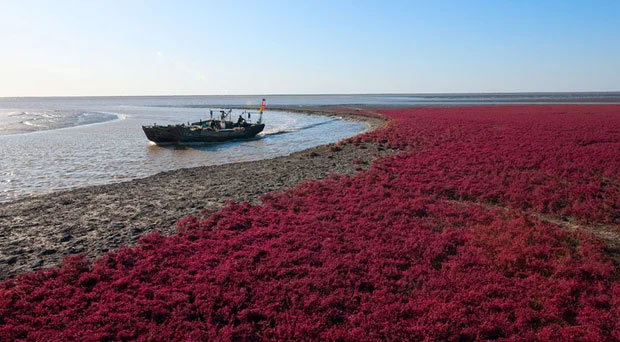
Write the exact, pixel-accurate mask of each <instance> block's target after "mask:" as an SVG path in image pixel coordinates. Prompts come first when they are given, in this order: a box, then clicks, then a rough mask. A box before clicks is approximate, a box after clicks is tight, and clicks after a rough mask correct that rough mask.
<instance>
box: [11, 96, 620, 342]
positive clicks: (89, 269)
mask: <svg viewBox="0 0 620 342" xmlns="http://www.w3.org/2000/svg"><path fill="white" fill-rule="evenodd" d="M619 113H620V107H618V106H520V107H475V108H441V109H408V110H393V111H386V112H385V113H384V114H385V115H386V116H388V117H389V118H391V119H392V123H391V124H390V125H389V126H388V127H387V128H386V129H383V130H380V131H376V132H372V133H369V134H365V135H362V136H359V137H356V138H354V139H352V142H353V143H360V142H361V141H364V140H374V141H378V142H381V143H382V145H384V146H385V147H391V148H394V147H396V148H402V149H404V150H405V152H403V153H401V154H398V155H395V156H391V157H385V158H382V159H380V160H378V161H376V162H375V163H374V164H373V165H372V166H371V168H370V169H369V170H368V171H364V172H361V173H359V174H358V175H357V176H355V177H345V176H334V177H332V178H330V179H328V180H324V181H315V182H308V183H305V184H303V185H301V186H299V187H297V188H295V189H293V190H291V191H288V192H286V193H283V194H270V195H267V196H264V202H265V204H264V206H261V207H257V206H251V205H249V204H247V203H241V204H234V203H232V204H230V205H229V206H228V207H227V208H225V209H223V210H221V211H220V212H217V213H215V214H213V215H211V216H210V217H209V218H207V219H204V220H202V221H199V220H197V219H196V218H193V217H187V218H183V219H180V220H179V223H178V225H179V232H180V233H179V234H178V235H177V236H173V237H168V238H166V237H163V236H160V235H158V234H150V235H147V236H145V237H143V238H142V240H141V243H140V244H139V246H137V247H134V248H129V249H123V250H120V251H119V252H116V253H110V254H108V255H107V256H106V257H104V258H102V259H99V260H97V261H96V262H95V263H94V264H92V265H91V264H89V263H87V262H85V261H84V260H83V259H79V258H75V259H68V260H66V262H65V264H64V266H63V267H61V268H59V269H52V270H48V271H43V272H38V273H34V274H28V275H24V276H21V277H19V278H17V279H14V280H8V281H6V282H4V283H2V285H1V286H0V340H2V341H4V340H20V339H24V340H40V341H53V340H60V341H64V340H70V339H77V340H83V341H102V340H103V341H110V340H133V339H138V340H145V341H146V340H154V341H170V340H185V341H200V340H239V341H252V340H342V341H375V340H429V341H433V340H449V341H473V340H494V339H500V340H513V341H531V340H557V341H567V340H591V341H604V340H620V318H619V317H620V283H619V282H618V273H617V270H616V268H615V267H614V265H613V264H612V263H611V262H610V261H609V260H608V259H607V257H606V256H605V255H604V253H603V246H602V244H601V243H600V242H599V241H598V240H596V239H594V238H592V237H590V236H589V235H585V234H581V233H574V232H568V231H565V230H562V229H560V228H558V227H557V226H555V225H553V224H549V223H544V222H541V221H539V220H537V219H536V218H534V216H533V215H530V213H529V212H533V213H535V212H540V213H546V214H547V215H551V216H556V217H562V216H566V217H567V218H569V219H575V220H580V221H583V222H588V223H589V224H602V223H605V224H612V225H615V224H617V223H618V213H619V202H618V201H619V200H620V196H619V195H620V194H619V191H620V189H619V188H620V187H619V186H618V184H619V177H618V176H619V175H618V173H619V172H620V160H619V157H618V151H619V150H620V115H619ZM476 202H479V203H480V204H476ZM488 204H493V205H495V206H498V207H508V208H509V209H505V208H495V207H491V208H490V209H489V208H488Z"/></svg>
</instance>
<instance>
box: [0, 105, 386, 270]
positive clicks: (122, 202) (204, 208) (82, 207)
mask: <svg viewBox="0 0 620 342" xmlns="http://www.w3.org/2000/svg"><path fill="white" fill-rule="evenodd" d="M272 109H274V108H272ZM280 109H286V110H287V111H298V112H303V113H309V114H314V115H329V116H333V115H336V116H338V117H342V118H343V119H345V120H359V121H363V122H365V123H366V124H367V125H368V126H369V129H375V128H378V127H381V126H383V125H384V124H385V123H386V121H385V120H383V119H380V118H377V117H373V116H372V112H371V111H367V110H365V109H360V108H342V107H340V108H323V107H320V108H310V107H304V108H290V107H286V108H284V107H282V108H280ZM332 145H334V144H330V145H323V146H318V147H315V148H311V149H308V150H304V151H300V152H297V153H294V154H292V155H289V156H285V157H278V158H274V159H268V160H260V161H254V162H243V163H233V164H225V165H219V166H206V167H197V168H189V169H180V170H174V171H168V172H162V173H159V174H156V175H153V176H150V177H147V178H142V179H136V180H131V181H127V182H122V183H115V184H108V185H99V186H90V187H85V188H78V189H74V190H68V191H61V192H55V193H51V194H47V195H42V196H37V197H33V198H26V199H22V200H18V201H15V202H10V203H2V204H0V279H4V278H7V277H11V276H14V275H16V274H20V273H25V272H31V271H34V270H38V269H41V268H48V267H55V266H58V265H59V264H60V263H61V262H62V260H63V258H64V257H66V256H68V255H72V254H78V253H86V254H88V255H89V256H90V257H98V256H101V255H103V254H104V253H106V252H109V251H112V250H115V249H116V248H118V247H119V246H121V245H124V246H131V245H133V244H135V243H136V241H137V239H138V238H139V237H140V236H141V235H143V234H146V233H148V232H150V231H152V230H158V231H159V232H160V233H162V234H166V235H170V234H173V233H174V232H175V222H176V220H177V219H178V218H180V217H182V216H186V215H189V214H194V215H198V216H202V215H207V214H208V213H209V212H212V211H215V210H217V209H219V208H221V207H222V206H224V205H225V204H226V203H227V201H229V200H232V201H238V202H241V201H249V202H253V203H260V201H259V197H260V196H261V195H263V194H266V193H269V192H273V191H282V190H285V189H288V188H291V187H294V186H295V185H297V184H299V183H300V182H303V181H307V180H311V179H321V178H325V177H326V176H328V175H329V174H334V173H335V174H348V175H352V174H355V173H357V172H358V171H360V170H363V169H365V168H367V167H368V166H369V165H370V163H371V162H372V161H373V160H374V159H375V158H377V157H379V156H381V155H384V154H386V153H391V152H392V151H378V150H377V148H376V147H375V146H373V144H364V145H362V146H361V148H360V147H356V146H353V145H352V144H348V143H343V144H339V145H338V146H339V148H336V149H335V148H330V146H332Z"/></svg>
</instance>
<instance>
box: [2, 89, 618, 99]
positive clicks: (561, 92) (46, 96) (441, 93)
mask: <svg viewBox="0 0 620 342" xmlns="http://www.w3.org/2000/svg"><path fill="white" fill-rule="evenodd" d="M615 93H618V94H620V90H603V91H590V90H589V91H513V92H436V93H433V92H422V93H400V92H387V93H272V94H176V95H171V94H159V95H43V96H31V95H27V96H0V99H15V98H19V99H21V98H68V97H72V98H93V97H97V98H106V97H173V96H174V97H194V96H259V97H261V96H351V95H357V96H373V95H378V96H385V95H422V96H428V95H515V94H615Z"/></svg>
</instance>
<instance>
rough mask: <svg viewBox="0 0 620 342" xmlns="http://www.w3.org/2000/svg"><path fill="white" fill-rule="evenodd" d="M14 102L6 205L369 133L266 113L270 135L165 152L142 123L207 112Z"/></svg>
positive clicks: (5, 109) (3, 120)
mask: <svg viewBox="0 0 620 342" xmlns="http://www.w3.org/2000/svg"><path fill="white" fill-rule="evenodd" d="M76 102H77V103H76ZM84 102H86V104H85V103H84ZM103 102H105V101H103ZM11 104H12V105H13V106H11V107H9V106H2V101H1V100H0V156H1V159H0V202H6V201H12V200H15V199H19V198H23V197H28V196H32V195H37V194H42V193H48V192H52V191H55V190H61V189H69V188H75V187H82V186H88V185H95V184H106V183H112V182H118V181H124V180H130V179H135V178H140V177H145V176H149V175H153V174H155V173H158V172H161V171H167V170H174V169H179V168H186V167H195V166H203V165H218V164H224V163H230V162H239V161H252V160H259V159H265V158H273V157H276V156H282V155H287V154H290V153H292V152H295V151H299V150H303V149H306V148H309V147H312V146H317V145H321V144H326V143H329V142H333V141H337V140H340V139H343V138H346V137H350V136H353V135H356V134H358V133H360V132H362V131H364V130H365V129H366V126H365V125H364V124H362V123H357V122H350V121H344V120H340V119H337V118H330V117H321V116H309V115H301V114H293V113H286V112H279V111H269V110H266V111H265V113H264V116H263V121H265V123H266V127H265V130H264V132H262V133H261V134H260V135H259V136H258V137H257V138H255V139H252V140H246V141H233V142H227V143H221V144H203V145H192V146H166V147H160V146H157V145H155V144H153V143H151V142H149V141H148V140H147V139H146V137H145V135H144V133H143V132H142V128H141V126H142V125H147V124H152V123H154V122H156V123H157V124H174V123H181V122H187V121H192V122H193V121H198V120H200V119H206V118H208V116H209V114H208V110H207V109H204V108H186V107H173V106H170V105H168V106H147V105H144V104H143V105H136V104H131V105H123V104H118V103H113V104H105V103H104V104H103V105H102V104H100V103H89V102H88V101H84V99H79V100H77V101H73V100H71V99H68V100H65V101H64V102H63V101H59V102H55V103H27V104H26V105H24V106H21V107H19V106H15V103H11ZM235 112H240V111H235ZM236 116H237V115H233V117H236ZM252 118H254V119H255V120H256V119H257V118H258V115H257V114H256V115H253V117H252Z"/></svg>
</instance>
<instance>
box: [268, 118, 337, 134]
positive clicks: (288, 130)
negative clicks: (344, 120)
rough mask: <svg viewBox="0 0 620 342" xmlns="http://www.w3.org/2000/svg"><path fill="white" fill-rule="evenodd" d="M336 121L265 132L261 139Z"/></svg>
mask: <svg viewBox="0 0 620 342" xmlns="http://www.w3.org/2000/svg"><path fill="white" fill-rule="evenodd" d="M337 120H338V119H331V120H327V121H322V122H317V123H314V124H311V125H307V126H303V127H300V128H294V129H285V130H281V131H275V132H265V133H263V134H261V135H262V136H263V137H267V136H273V135H281V134H288V133H295V132H299V131H303V130H306V129H310V128H314V127H317V126H322V125H326V124H328V123H331V122H334V121H337Z"/></svg>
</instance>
